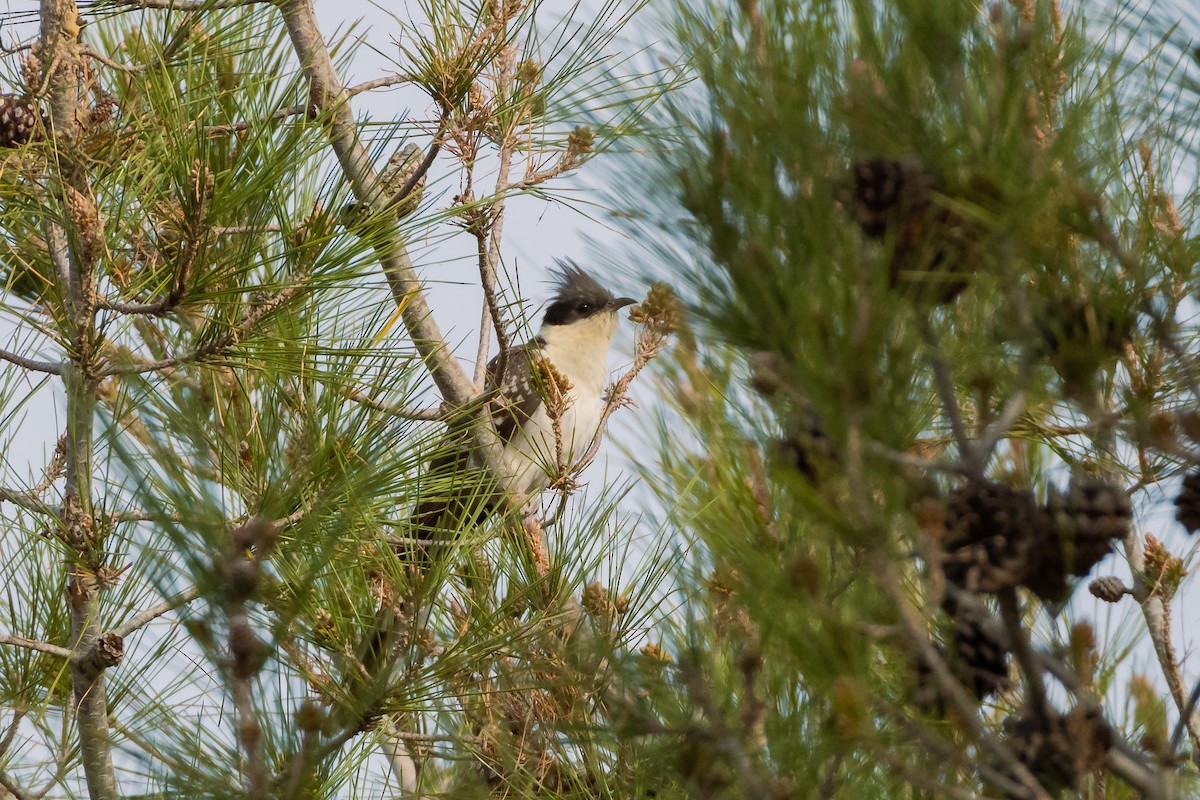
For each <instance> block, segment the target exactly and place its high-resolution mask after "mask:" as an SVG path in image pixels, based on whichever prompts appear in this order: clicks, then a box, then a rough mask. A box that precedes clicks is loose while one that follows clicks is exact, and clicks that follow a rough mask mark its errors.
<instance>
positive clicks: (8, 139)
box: [0, 95, 38, 147]
mask: <svg viewBox="0 0 1200 800" xmlns="http://www.w3.org/2000/svg"><path fill="white" fill-rule="evenodd" d="M37 126H38V112H37V108H36V107H35V106H34V105H33V103H30V102H29V101H27V100H22V99H21V98H19V97H14V96H12V95H0V147H16V146H17V145H22V144H25V143H26V142H28V141H29V140H30V139H32V138H33V137H34V135H35V133H36V132H37Z"/></svg>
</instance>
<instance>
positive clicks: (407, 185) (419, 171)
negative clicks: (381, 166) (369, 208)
mask: <svg viewBox="0 0 1200 800" xmlns="http://www.w3.org/2000/svg"><path fill="white" fill-rule="evenodd" d="M351 91H352V90H351ZM446 125H447V117H446V116H445V115H443V116H442V118H441V120H440V121H439V122H438V128H437V132H436V133H434V135H433V141H432V142H431V143H430V144H429V151H428V152H426V153H425V157H424V158H423V159H421V163H420V164H418V165H417V168H416V169H415V170H413V174H412V175H409V176H408V180H406V181H405V182H404V185H403V186H401V187H400V188H399V189H398V190H397V191H396V193H395V194H394V195H392V196H391V198H389V199H388V200H387V202H385V203H384V204H383V210H384V211H387V210H388V209H390V208H393V207H395V206H398V205H400V204H401V203H403V202H404V201H405V200H407V199H408V196H409V195H411V194H412V193H413V190H414V189H415V188H416V187H417V184H418V183H420V182H421V179H422V178H424V177H425V173H427V172H429V168H430V167H432V166H433V162H434V161H435V160H436V159H437V156H438V152H439V151H440V150H441V149H442V136H443V135H444V134H445V132H446Z"/></svg>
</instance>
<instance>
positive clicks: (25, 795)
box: [0, 770, 36, 800]
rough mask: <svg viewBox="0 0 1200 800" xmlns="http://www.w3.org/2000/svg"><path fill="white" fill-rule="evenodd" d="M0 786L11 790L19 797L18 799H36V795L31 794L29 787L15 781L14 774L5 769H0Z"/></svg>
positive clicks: (14, 795) (13, 794)
mask: <svg viewBox="0 0 1200 800" xmlns="http://www.w3.org/2000/svg"><path fill="white" fill-rule="evenodd" d="M0 786H3V787H4V788H5V789H7V790H8V791H9V792H11V793H12V796H13V797H15V798H17V800H36V797H35V796H34V795H33V794H30V792H29V790H28V789H26V788H25V787H23V786H21V785H20V784H19V783H17V782H16V781H14V780H13V779H12V776H11V775H9V774H8V773H7V772H5V771H4V770H0Z"/></svg>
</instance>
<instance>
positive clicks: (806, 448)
mask: <svg viewBox="0 0 1200 800" xmlns="http://www.w3.org/2000/svg"><path fill="white" fill-rule="evenodd" d="M790 427H791V431H790V432H789V433H788V435H787V436H785V437H783V439H781V440H780V442H779V453H780V456H781V458H782V459H783V461H784V462H785V463H787V464H790V465H791V466H792V467H794V468H795V469H796V471H797V472H799V473H800V474H801V475H802V476H804V478H805V479H806V480H808V481H809V482H811V483H817V482H818V481H819V480H820V478H821V475H822V474H823V473H825V472H826V471H827V470H828V467H829V465H830V464H832V463H834V462H836V460H837V452H836V450H835V449H834V447H833V442H832V441H831V440H830V439H829V436H828V435H827V434H826V433H825V430H824V428H822V427H821V423H820V421H819V420H818V419H817V415H816V413H815V412H813V411H812V410H810V409H801V410H799V411H797V412H796V413H795V415H794V419H793V420H792V421H791V426H790Z"/></svg>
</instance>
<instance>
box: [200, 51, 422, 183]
mask: <svg viewBox="0 0 1200 800" xmlns="http://www.w3.org/2000/svg"><path fill="white" fill-rule="evenodd" d="M415 79H416V76H414V75H408V74H400V75H388V76H387V77H385V78H375V79H374V80H370V81H363V82H362V83H358V84H355V85H354V86H349V87H347V88H346V94H347V95H348V96H349V97H354V96H355V95H359V94H362V93H363V92H369V91H372V90H374V89H384V88H387V87H389V86H398V85H400V84H402V83H412V82H413V80H415ZM312 111H313V108H312V106H311V105H303V106H288V107H286V108H280V109H277V110H275V111H273V112H272V113H270V114H268V115H266V116H265V117H258V118H257V119H248V120H243V121H242V122H231V123H229V124H227V125H205V126H204V133H205V135H206V136H224V135H228V134H230V133H238V132H240V131H248V130H250V129H251V128H254V127H257V126H259V125H265V124H266V123H268V122H277V121H278V120H281V119H287V118H288V117H300V116H307V115H308V114H310V113H312ZM436 154H437V152H436V150H434V155H436ZM425 169H426V170H428V169H429V167H428V166H427V167H425ZM420 174H421V175H424V174H425V172H424V170H422V171H421V173H420ZM413 185H416V182H415V181H414V182H413ZM409 191H412V188H411V187H409ZM400 199H403V198H400Z"/></svg>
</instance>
